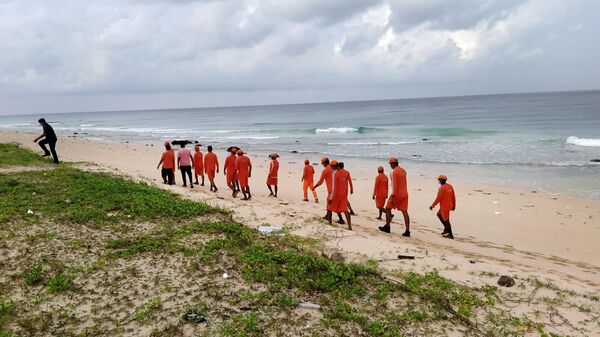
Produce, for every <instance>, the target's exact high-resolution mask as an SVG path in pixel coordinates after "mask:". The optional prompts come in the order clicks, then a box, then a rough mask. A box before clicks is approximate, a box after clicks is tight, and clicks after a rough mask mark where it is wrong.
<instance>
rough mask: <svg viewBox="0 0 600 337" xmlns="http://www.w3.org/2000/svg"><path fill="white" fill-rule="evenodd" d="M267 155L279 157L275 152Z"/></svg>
mask: <svg viewBox="0 0 600 337" xmlns="http://www.w3.org/2000/svg"><path fill="white" fill-rule="evenodd" d="M269 157H271V158H279V155H278V154H277V153H271V154H270V155H269Z"/></svg>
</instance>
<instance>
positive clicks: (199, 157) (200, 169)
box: [194, 144, 204, 186]
mask: <svg viewBox="0 0 600 337" xmlns="http://www.w3.org/2000/svg"><path fill="white" fill-rule="evenodd" d="M201 146H202V145H200V144H197V145H196V146H194V177H195V178H196V182H195V184H196V185H198V176H201V177H202V184H200V186H204V154H203V153H202V152H201V151H200V147H201Z"/></svg>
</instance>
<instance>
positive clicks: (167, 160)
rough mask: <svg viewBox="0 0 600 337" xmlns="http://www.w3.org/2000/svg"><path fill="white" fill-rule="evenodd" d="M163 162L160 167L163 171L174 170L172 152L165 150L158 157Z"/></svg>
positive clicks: (173, 154)
mask: <svg viewBox="0 0 600 337" xmlns="http://www.w3.org/2000/svg"><path fill="white" fill-rule="evenodd" d="M160 158H161V159H162V161H163V163H162V167H163V168H164V169H174V168H175V153H173V151H172V150H167V151H165V152H163V154H162V156H161V157H160Z"/></svg>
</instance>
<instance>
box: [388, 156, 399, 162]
mask: <svg viewBox="0 0 600 337" xmlns="http://www.w3.org/2000/svg"><path fill="white" fill-rule="evenodd" d="M389 162H390V163H397V162H398V158H396V157H392V158H390V160H389Z"/></svg>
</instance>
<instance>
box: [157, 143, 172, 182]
mask: <svg viewBox="0 0 600 337" xmlns="http://www.w3.org/2000/svg"><path fill="white" fill-rule="evenodd" d="M161 164H162V170H161V172H160V174H161V176H162V178H163V184H169V185H173V184H175V152H174V151H173V149H171V143H169V142H165V152H163V153H162V156H161V157H160V161H159V162H158V165H156V169H157V170H158V169H159V168H160V165H161Z"/></svg>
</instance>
